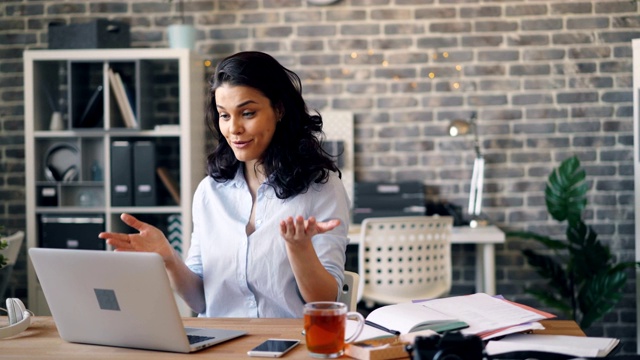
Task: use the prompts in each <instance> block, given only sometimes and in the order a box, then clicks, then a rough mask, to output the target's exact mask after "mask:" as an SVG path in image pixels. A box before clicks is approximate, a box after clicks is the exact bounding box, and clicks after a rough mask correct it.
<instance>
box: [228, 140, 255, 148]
mask: <svg viewBox="0 0 640 360" xmlns="http://www.w3.org/2000/svg"><path fill="white" fill-rule="evenodd" d="M250 142H251V141H250V140H249V141H232V142H231V143H232V144H233V146H235V147H236V148H238V149H243V148H245V147H247V146H249V143H250Z"/></svg>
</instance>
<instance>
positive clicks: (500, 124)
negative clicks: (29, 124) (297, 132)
mask: <svg viewBox="0 0 640 360" xmlns="http://www.w3.org/2000/svg"><path fill="white" fill-rule="evenodd" d="M638 6H639V5H638V3H637V2H636V1H633V0H619V1H609V0H591V1H589V0H583V1H568V0H562V1H561V0H513V1H511V0H500V1H498V0H493V1H492V0H340V1H338V2H337V3H336V4H334V5H330V6H322V7H317V6H312V5H308V4H307V3H306V1H304V0H241V1H235V0H233V1H232V0H217V1H204V0H202V1H201V0H187V1H186V4H185V7H186V16H187V22H189V23H193V24H195V25H196V27H197V29H198V42H197V47H198V51H199V52H200V53H202V54H203V55H205V56H206V57H207V58H209V59H211V60H213V62H214V63H215V61H216V60H218V59H220V58H221V57H223V56H226V55H228V54H230V53H233V52H236V51H240V50H262V51H266V52H269V53H271V54H272V55H274V56H276V57H277V58H278V59H279V60H281V62H282V63H283V64H285V65H286V66H288V67H290V68H291V69H292V70H294V71H296V72H297V73H298V74H299V75H300V76H301V78H302V79H303V80H304V94H305V97H306V99H307V100H308V104H309V106H310V107H312V108H317V109H319V110H323V109H340V110H350V111H353V112H354V114H355V122H356V139H355V144H356V179H357V180H368V181H369V180H376V181H377V180H380V181H401V180H420V181H423V182H424V183H425V184H426V185H427V187H428V195H429V198H430V199H432V200H439V201H448V202H452V203H455V204H459V205H462V206H463V207H464V205H465V204H466V201H467V196H468V189H469V181H468V180H469V178H470V176H471V168H472V163H473V151H472V142H471V139H470V138H469V139H465V138H461V139H458V138H456V139H452V138H450V137H448V136H447V133H446V128H447V125H448V122H449V120H450V119H454V118H468V117H469V116H470V115H471V114H472V113H474V112H475V113H477V115H478V124H479V130H480V136H481V145H482V149H483V151H484V154H485V157H486V162H487V164H486V171H485V174H486V187H485V189H486V190H485V197H484V210H485V212H486V214H487V215H488V216H490V217H491V218H492V219H493V220H494V221H495V223H496V224H497V225H499V226H501V227H503V228H505V229H529V230H535V231H539V232H543V233H547V234H552V235H558V236H562V231H563V228H562V227H560V226H557V225H556V224H555V223H553V222H552V221H550V220H549V217H548V216H547V214H546V209H545V206H544V197H543V189H544V182H545V179H546V176H547V175H548V174H549V172H550V170H551V169H552V168H553V167H554V166H556V165H557V164H559V162H560V161H561V160H562V159H564V158H566V157H567V156H570V155H572V154H577V155H578V156H579V157H580V159H581V161H582V164H583V166H584V167H585V168H586V170H587V174H588V179H589V182H590V185H591V190H590V193H589V195H590V196H589V207H588V209H589V211H588V213H587V219H586V220H587V222H588V223H589V224H590V225H593V226H594V227H595V228H596V230H597V231H598V233H599V235H600V238H601V239H602V240H603V241H605V242H606V243H608V244H610V245H611V246H612V249H613V251H614V253H615V255H616V256H617V257H618V258H619V259H621V260H633V258H634V249H635V236H634V206H633V204H634V200H633V199H634V193H633V161H632V160H633V151H632V149H633V133H632V129H633V123H632V113H633V105H632V93H631V85H632V74H631V69H632V67H631V46H630V45H631V44H630V40H631V39H633V38H636V37H640V16H639V14H638ZM173 7H174V4H170V3H168V2H167V1H158V2H153V1H139V0H122V1H116V0H104V1H91V2H89V1H81V0H76V1H53V0H50V1H38V0H35V1H33V0H29V1H27V0H23V1H18V0H16V1H11V0H4V1H2V3H0V14H1V15H0V129H1V130H0V131H1V134H2V135H1V136H0V225H4V226H5V231H7V230H8V231H11V230H14V229H18V228H24V225H25V217H24V215H23V214H24V211H25V205H24V160H23V159H24V147H23V143H24V140H23V135H24V134H23V113H24V112H23V94H22V64H21V56H22V51H23V50H24V49H27V48H28V49H33V48H46V47H47V24H48V23H49V22H51V21H62V22H66V23H70V22H81V21H86V20H88V19H90V18H95V17H107V18H110V19H117V20H123V21H126V22H128V23H130V24H131V29H132V46H133V47H164V46H166V44H167V42H166V34H165V28H166V26H167V25H169V24H171V23H173V22H175V21H176V13H175V11H174V9H173ZM211 70H212V69H209V73H211ZM523 246H525V244H523V243H521V242H518V241H508V242H507V244H506V245H504V246H499V247H498V249H497V269H498V270H497V277H498V292H499V293H501V294H504V295H505V296H507V297H508V298H511V299H514V300H517V301H522V302H526V303H531V304H534V305H535V302H534V301H532V299H531V298H530V297H528V296H527V295H524V294H523V291H522V285H523V284H529V283H532V282H535V281H536V276H535V274H533V273H532V271H531V270H530V269H527V268H526V266H524V264H523V258H522V256H521V255H520V250H521V249H522V248H523ZM473 257H474V249H473V247H470V246H460V247H456V248H455V255H454V265H455V273H454V280H455V286H454V291H453V293H454V294H463V293H469V292H473V291H474V286H473V285H474V279H475V274H474V268H473ZM22 258H23V261H22V263H21V265H20V266H19V268H18V274H19V276H20V278H22V279H23V280H24V281H26V276H25V272H24V254H23V255H22ZM630 275H631V276H632V279H631V281H629V285H628V291H627V294H626V295H625V296H624V298H623V300H622V301H621V302H620V304H619V305H618V307H617V308H616V309H615V311H613V312H612V313H611V314H609V315H608V316H607V317H606V318H605V319H604V320H603V321H601V322H599V323H597V324H596V326H594V327H593V328H592V329H591V330H590V335H599V336H614V337H620V338H622V339H623V341H624V342H625V345H624V349H623V351H624V352H636V341H635V339H636V321H635V320H636V315H635V314H636V300H635V287H634V282H635V281H634V280H635V276H634V274H630ZM25 289H26V285H25V284H24V283H23V282H22V283H19V284H18V286H17V287H16V295H17V296H21V297H24V296H25V291H26V290H25Z"/></svg>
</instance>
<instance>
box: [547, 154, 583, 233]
mask: <svg viewBox="0 0 640 360" xmlns="http://www.w3.org/2000/svg"><path fill="white" fill-rule="evenodd" d="M585 178H586V173H585V172H584V170H582V169H581V168H580V160H578V158H577V157H576V156H573V157H570V158H567V159H566V160H564V161H563V162H562V164H560V167H558V168H557V169H554V170H553V171H552V173H551V174H550V175H549V178H548V181H547V186H546V188H545V200H546V204H547V210H548V211H549V214H550V215H551V217H553V218H554V219H555V220H558V221H565V220H570V221H571V220H575V219H580V218H581V217H582V212H583V211H584V208H585V207H586V205H587V198H586V192H587V190H588V186H587V184H586V183H585Z"/></svg>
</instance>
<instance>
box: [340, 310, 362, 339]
mask: <svg viewBox="0 0 640 360" xmlns="http://www.w3.org/2000/svg"><path fill="white" fill-rule="evenodd" d="M347 319H353V320H357V321H358V327H357V328H356V330H355V331H354V332H353V334H351V336H349V337H348V338H346V339H344V343H345V344H349V343H352V342H353V341H354V340H355V339H357V338H358V336H360V333H362V330H363V329H364V316H362V314H360V313H359V312H355V311H352V312H348V313H347Z"/></svg>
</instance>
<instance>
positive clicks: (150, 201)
mask: <svg viewBox="0 0 640 360" xmlns="http://www.w3.org/2000/svg"><path fill="white" fill-rule="evenodd" d="M156 193H157V191H156V150H155V144H154V143H153V142H152V141H136V142H135V143H134V144H133V198H134V203H135V205H136V206H156Z"/></svg>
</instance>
